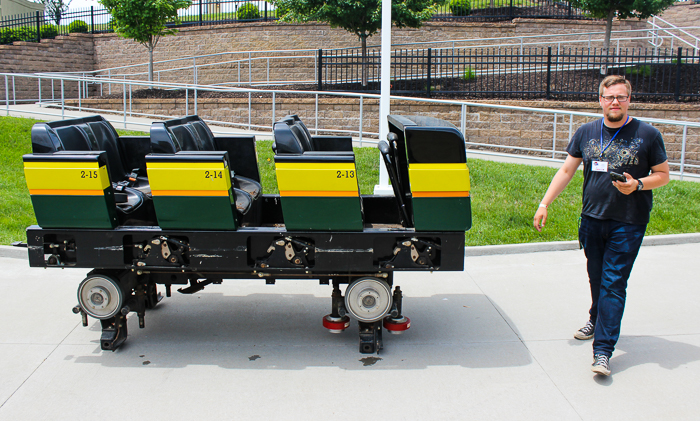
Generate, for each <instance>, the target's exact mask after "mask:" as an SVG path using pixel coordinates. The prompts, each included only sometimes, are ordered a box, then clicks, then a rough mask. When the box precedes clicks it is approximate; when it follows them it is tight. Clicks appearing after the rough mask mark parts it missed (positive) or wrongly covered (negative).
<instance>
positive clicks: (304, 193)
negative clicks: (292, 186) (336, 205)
mask: <svg viewBox="0 0 700 421" xmlns="http://www.w3.org/2000/svg"><path fill="white" fill-rule="evenodd" d="M280 196H287V197H357V196H359V193H358V192H357V190H355V191H320V190H319V191H316V190H280Z"/></svg>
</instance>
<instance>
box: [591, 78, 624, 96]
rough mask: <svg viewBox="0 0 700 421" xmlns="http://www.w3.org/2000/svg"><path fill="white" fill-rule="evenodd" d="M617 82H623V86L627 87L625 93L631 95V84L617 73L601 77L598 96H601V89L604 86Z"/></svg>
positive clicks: (617, 83) (616, 83)
mask: <svg viewBox="0 0 700 421" xmlns="http://www.w3.org/2000/svg"><path fill="white" fill-rule="evenodd" d="M619 84H624V85H625V88H627V95H628V96H629V95H632V85H630V82H629V81H628V80H627V79H625V78H624V77H623V76H619V75H610V76H607V77H606V78H605V79H603V81H602V82H600V87H599V88H598V96H603V90H604V89H605V88H609V87H611V86H613V85H619Z"/></svg>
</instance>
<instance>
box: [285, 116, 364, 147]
mask: <svg viewBox="0 0 700 421" xmlns="http://www.w3.org/2000/svg"><path fill="white" fill-rule="evenodd" d="M273 131H274V134H275V142H274V143H273V144H272V149H273V150H274V151H275V153H283V154H301V153H305V152H352V137H350V136H318V135H316V136H312V135H311V133H310V132H309V129H308V128H307V127H306V125H305V124H304V122H303V121H301V119H300V118H299V116H297V115H288V116H286V117H284V118H283V119H281V120H279V121H278V122H276V123H275V124H274V126H273Z"/></svg>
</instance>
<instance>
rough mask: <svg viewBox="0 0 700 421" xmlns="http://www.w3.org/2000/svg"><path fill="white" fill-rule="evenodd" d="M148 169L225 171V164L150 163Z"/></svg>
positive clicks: (211, 162)
mask: <svg viewBox="0 0 700 421" xmlns="http://www.w3.org/2000/svg"><path fill="white" fill-rule="evenodd" d="M146 165H147V166H148V169H151V168H155V169H175V168H177V169H190V170H196V169H215V168H216V169H217V170H223V169H224V162H223V161H221V162H216V161H207V162H149V163H147V164H146Z"/></svg>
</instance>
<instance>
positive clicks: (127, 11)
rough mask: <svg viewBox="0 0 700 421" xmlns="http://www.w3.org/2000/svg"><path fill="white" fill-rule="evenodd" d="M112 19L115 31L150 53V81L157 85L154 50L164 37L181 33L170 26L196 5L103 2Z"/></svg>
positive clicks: (174, 0)
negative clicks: (179, 11)
mask: <svg viewBox="0 0 700 421" xmlns="http://www.w3.org/2000/svg"><path fill="white" fill-rule="evenodd" d="M100 4H101V5H103V6H104V7H105V8H106V9H107V10H108V11H109V13H110V15H112V25H113V27H114V31H115V32H118V33H119V35H121V36H123V37H125V38H131V39H133V40H134V41H136V42H138V43H139V44H141V45H143V46H144V47H146V48H147V49H148V81H149V82H152V81H153V50H154V49H155V48H156V45H157V44H158V41H159V40H160V37H162V36H166V35H172V34H174V33H176V32H177V29H172V28H168V27H167V26H166V25H165V24H166V23H176V24H177V23H180V20H179V19H178V17H177V11H178V10H179V9H184V8H186V7H190V5H192V1H191V0H100Z"/></svg>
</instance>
